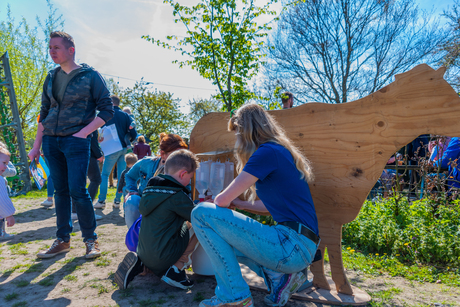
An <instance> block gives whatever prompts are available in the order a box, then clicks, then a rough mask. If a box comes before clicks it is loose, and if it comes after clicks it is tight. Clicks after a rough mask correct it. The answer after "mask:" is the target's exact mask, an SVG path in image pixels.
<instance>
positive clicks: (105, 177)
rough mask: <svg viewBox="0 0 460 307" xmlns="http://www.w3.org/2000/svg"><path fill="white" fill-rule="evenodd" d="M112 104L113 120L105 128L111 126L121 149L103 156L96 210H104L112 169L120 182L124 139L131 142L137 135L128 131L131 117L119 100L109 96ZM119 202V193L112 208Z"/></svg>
mask: <svg viewBox="0 0 460 307" xmlns="http://www.w3.org/2000/svg"><path fill="white" fill-rule="evenodd" d="M110 98H111V99H112V102H113V109H114V111H115V114H114V116H113V118H112V119H111V120H110V121H108V122H107V123H106V124H105V126H106V127H109V126H113V127H114V129H116V131H117V134H118V138H119V140H120V143H121V147H122V149H121V150H119V151H116V152H114V153H111V154H110V155H107V156H105V159H104V165H103V166H102V182H101V189H100V193H99V200H98V201H97V203H95V204H94V208H96V209H104V208H105V199H106V197H107V188H108V183H109V175H110V172H111V170H112V168H113V167H114V165H116V166H117V179H118V182H119V180H120V175H121V172H122V171H123V170H124V169H125V168H126V163H125V155H126V153H127V151H128V149H127V147H128V144H130V143H126V141H125V137H127V136H128V137H129V140H130V141H132V140H134V138H135V137H136V135H137V132H136V129H134V128H133V129H130V128H129V127H131V117H129V115H128V114H126V113H124V112H123V111H122V110H121V109H120V107H119V105H120V98H118V96H116V95H112V96H110ZM117 186H118V184H117ZM120 202H121V193H118V192H117V193H116V195H115V199H114V201H113V208H119V207H120Z"/></svg>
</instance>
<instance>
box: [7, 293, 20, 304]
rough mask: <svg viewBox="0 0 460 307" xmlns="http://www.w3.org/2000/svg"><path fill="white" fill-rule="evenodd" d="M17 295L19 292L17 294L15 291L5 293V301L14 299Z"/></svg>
mask: <svg viewBox="0 0 460 307" xmlns="http://www.w3.org/2000/svg"><path fill="white" fill-rule="evenodd" d="M18 295H19V294H17V293H16V292H13V293H10V294H7V295H5V301H7V302H9V301H12V300H14V299H16V298H17V297H18Z"/></svg>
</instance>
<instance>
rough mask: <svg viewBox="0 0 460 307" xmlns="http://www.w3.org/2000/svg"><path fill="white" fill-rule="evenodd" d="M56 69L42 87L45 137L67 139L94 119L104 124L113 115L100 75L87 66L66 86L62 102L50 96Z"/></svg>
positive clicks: (57, 69) (41, 118) (108, 96)
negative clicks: (98, 119) (96, 118)
mask: <svg viewBox="0 0 460 307" xmlns="http://www.w3.org/2000/svg"><path fill="white" fill-rule="evenodd" d="M60 69H61V67H57V68H55V69H53V70H51V71H50V72H49V73H48V76H46V79H45V83H44V84H43V94H42V105H41V109H40V122H41V123H42V125H43V128H44V129H43V134H44V135H53V136H68V135H72V134H74V133H77V132H78V131H80V130H81V129H82V128H83V127H85V126H86V125H88V124H89V123H90V122H91V121H93V119H94V118H95V117H96V110H98V111H99V113H98V114H97V116H98V117H100V118H102V119H103V120H104V121H105V122H107V121H109V120H110V119H111V118H112V117H113V114H114V111H113V105H112V100H111V99H110V93H109V90H108V89H107V86H106V84H105V82H104V80H103V79H102V77H101V75H100V74H99V73H98V72H97V71H96V70H94V69H93V68H92V67H90V66H88V65H87V64H82V69H81V70H80V72H79V73H78V74H76V75H75V76H74V77H73V78H72V79H71V80H70V81H69V83H68V84H67V87H66V90H65V94H64V97H63V98H62V102H61V103H58V102H57V100H56V99H55V98H54V96H53V91H52V86H53V80H54V77H55V76H56V73H57V72H58V71H59V70H60Z"/></svg>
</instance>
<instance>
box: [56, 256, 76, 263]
mask: <svg viewBox="0 0 460 307" xmlns="http://www.w3.org/2000/svg"><path fill="white" fill-rule="evenodd" d="M74 261H75V257H70V258H66V259H64V260H62V261H59V263H62V264H67V263H71V262H74Z"/></svg>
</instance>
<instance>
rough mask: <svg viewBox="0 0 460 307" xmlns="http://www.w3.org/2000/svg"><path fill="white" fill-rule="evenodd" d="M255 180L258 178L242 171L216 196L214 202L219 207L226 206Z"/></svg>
mask: <svg viewBox="0 0 460 307" xmlns="http://www.w3.org/2000/svg"><path fill="white" fill-rule="evenodd" d="M257 180H259V179H258V178H257V177H255V176H253V175H251V174H249V173H247V172H245V171H242V172H241V173H240V174H239V175H238V176H237V177H236V178H235V179H234V180H233V181H232V182H231V183H230V184H229V186H228V187H227V188H226V189H225V190H224V191H222V192H221V193H219V194H218V195H217V196H216V198H215V199H214V203H215V204H216V205H217V206H219V207H223V208H227V207H228V206H230V204H231V202H232V201H233V200H234V199H236V198H237V197H238V196H239V195H241V194H242V193H243V192H244V191H246V190H247V189H249V188H250V187H251V186H252V185H253V184H254V183H256V181H257Z"/></svg>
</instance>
